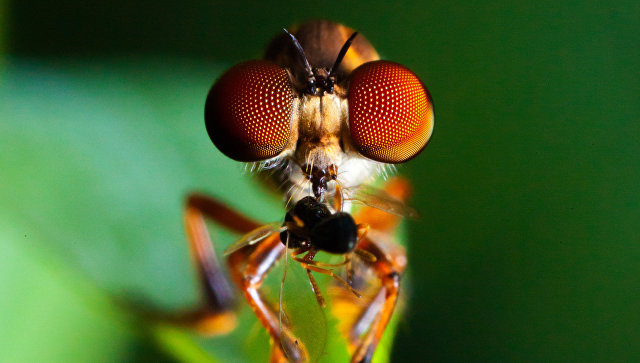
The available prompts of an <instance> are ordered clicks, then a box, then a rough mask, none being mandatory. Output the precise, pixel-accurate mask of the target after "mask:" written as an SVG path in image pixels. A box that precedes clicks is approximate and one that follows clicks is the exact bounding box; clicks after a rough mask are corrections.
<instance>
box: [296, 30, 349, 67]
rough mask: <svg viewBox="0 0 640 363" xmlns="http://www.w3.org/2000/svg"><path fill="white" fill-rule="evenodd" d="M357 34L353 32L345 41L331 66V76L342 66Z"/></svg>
mask: <svg viewBox="0 0 640 363" xmlns="http://www.w3.org/2000/svg"><path fill="white" fill-rule="evenodd" d="M285 31H286V30H285ZM356 35H358V32H354V33H353V34H351V36H350V37H349V39H347V41H346V42H344V45H343V46H342V49H340V53H338V58H336V62H335V63H334V64H333V67H331V71H329V77H331V76H332V75H333V72H335V71H336V69H338V67H339V66H340V63H341V62H342V59H343V58H344V56H345V54H347V51H348V50H349V47H350V46H351V43H352V42H353V39H354V38H355V37H356ZM305 60H306V59H305Z"/></svg>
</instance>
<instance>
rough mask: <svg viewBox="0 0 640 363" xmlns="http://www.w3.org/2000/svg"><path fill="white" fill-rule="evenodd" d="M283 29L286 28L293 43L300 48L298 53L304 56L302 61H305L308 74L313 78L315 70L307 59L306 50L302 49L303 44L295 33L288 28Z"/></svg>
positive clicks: (285, 30)
mask: <svg viewBox="0 0 640 363" xmlns="http://www.w3.org/2000/svg"><path fill="white" fill-rule="evenodd" d="M282 30H284V32H285V33H287V35H288V36H289V37H290V38H291V41H292V42H293V45H294V46H295V47H296V49H297V50H298V54H300V57H301V58H302V61H303V62H304V67H305V68H306V70H307V76H309V78H310V79H311V78H313V70H312V69H311V65H310V64H309V61H308V60H307V56H306V55H305V54H304V50H303V49H302V46H301V45H300V42H298V39H296V37H294V36H293V34H291V33H289V32H288V31H287V29H285V28H282Z"/></svg>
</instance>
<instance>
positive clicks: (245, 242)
mask: <svg viewBox="0 0 640 363" xmlns="http://www.w3.org/2000/svg"><path fill="white" fill-rule="evenodd" d="M284 230H285V227H282V226H281V225H280V223H277V222H276V223H269V224H265V225H264V226H260V227H258V228H256V229H254V230H253V231H251V232H249V233H247V234H245V235H244V236H242V237H241V238H240V239H239V240H237V241H235V242H233V243H232V244H230V245H229V247H227V248H226V249H225V250H224V255H225V256H227V255H230V254H232V253H233V252H235V251H237V250H239V249H241V248H243V247H246V246H251V245H254V244H256V243H258V242H260V241H262V240H263V239H265V238H267V237H269V235H270V234H272V233H273V232H279V231H284Z"/></svg>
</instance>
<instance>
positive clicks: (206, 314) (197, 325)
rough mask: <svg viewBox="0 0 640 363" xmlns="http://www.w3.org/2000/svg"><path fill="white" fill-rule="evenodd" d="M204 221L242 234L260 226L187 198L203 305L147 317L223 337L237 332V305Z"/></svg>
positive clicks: (197, 197) (224, 208)
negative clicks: (206, 220)
mask: <svg viewBox="0 0 640 363" xmlns="http://www.w3.org/2000/svg"><path fill="white" fill-rule="evenodd" d="M205 218H208V219H210V220H212V221H213V222H215V223H217V224H219V225H220V226H222V227H224V228H226V229H228V230H230V231H232V232H236V233H239V234H244V233H247V232H249V231H252V230H253V229H255V228H257V227H259V226H260V224H259V223H257V222H255V221H253V220H251V219H249V218H247V217H245V216H243V215H242V214H240V213H238V212H236V211H234V210H233V209H231V208H229V207H227V206H225V205H224V204H222V203H220V202H218V201H216V200H214V199H212V198H210V197H207V196H205V195H201V194H192V195H190V196H189V197H188V198H187V201H186V208H185V213H184V224H185V232H186V235H187V241H188V244H189V250H190V252H191V256H192V258H193V260H194V262H195V265H196V269H197V273H198V277H199V280H200V285H201V289H200V291H201V302H200V303H199V304H198V305H197V306H196V307H194V308H191V309H188V310H186V311H182V312H177V313H170V314H168V313H148V312H144V313H143V314H145V315H148V316H150V317H151V318H152V319H154V320H158V321H162V322H168V323H171V324H174V325H179V326H184V327H187V328H190V329H194V330H196V331H197V332H199V333H201V334H204V335H216V334H224V333H227V332H229V331H231V330H232V329H233V328H235V324H236V315H235V311H234V308H235V306H236V301H235V298H234V294H233V290H232V289H231V286H229V282H228V281H227V279H226V278H225V276H224V274H223V273H222V270H221V268H220V265H219V263H218V259H217V257H216V253H215V251H214V249H213V245H212V244H211V238H210V237H209V232H208V231H207V227H206V224H205Z"/></svg>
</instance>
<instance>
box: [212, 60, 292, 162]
mask: <svg viewBox="0 0 640 363" xmlns="http://www.w3.org/2000/svg"><path fill="white" fill-rule="evenodd" d="M292 104H293V91H292V89H291V85H290V83H289V77H288V75H287V72H286V71H285V70H284V69H282V68H280V67H278V66H277V65H275V64H273V63H271V62H268V61H260V60H259V61H249V62H245V63H241V64H238V65H236V66H234V67H233V68H231V69H229V70H228V71H227V72H226V73H224V74H223V75H222V77H220V79H219V80H218V81H217V82H216V83H215V84H214V85H213V87H212V88H211V90H210V91H209V95H208V96H207V101H206V104H205V109H204V119H205V125H206V127H207V133H208V134H209V137H210V138H211V141H213V143H214V144H215V145H216V147H217V148H218V149H220V151H222V152H223V153H224V154H225V155H226V156H228V157H230V158H231V159H234V160H238V161H259V160H266V159H270V158H272V157H274V156H277V155H278V154H280V152H282V150H283V149H284V147H285V146H286V145H287V143H288V141H289V135H290V133H291V109H292Z"/></svg>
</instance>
